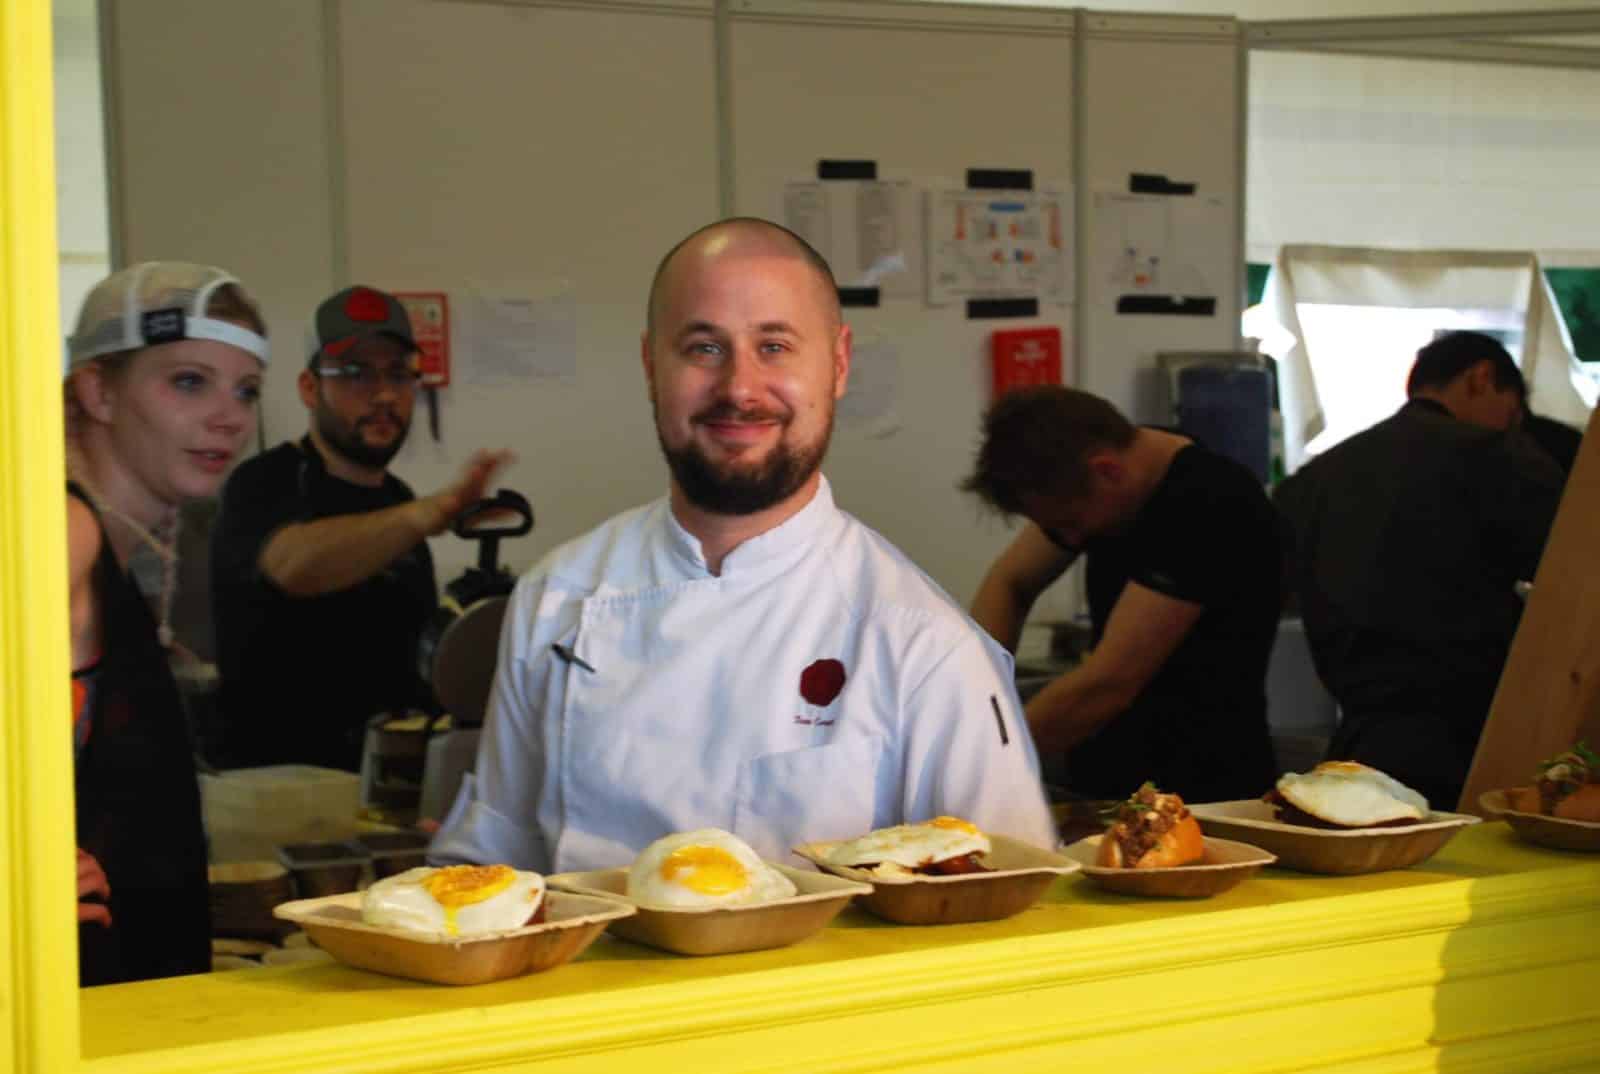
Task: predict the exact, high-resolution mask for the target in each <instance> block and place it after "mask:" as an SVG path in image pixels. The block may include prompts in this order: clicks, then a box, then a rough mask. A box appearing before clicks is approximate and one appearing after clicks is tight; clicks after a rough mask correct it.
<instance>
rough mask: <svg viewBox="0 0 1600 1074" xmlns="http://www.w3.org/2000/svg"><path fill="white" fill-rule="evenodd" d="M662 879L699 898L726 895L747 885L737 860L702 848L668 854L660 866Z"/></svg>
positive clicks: (748, 879) (714, 850)
mask: <svg viewBox="0 0 1600 1074" xmlns="http://www.w3.org/2000/svg"><path fill="white" fill-rule="evenodd" d="M661 879H663V880H665V881H667V882H668V883H669V884H678V885H681V886H682V887H686V888H688V889H689V890H690V891H693V892H695V893H697V894H700V895H728V894H731V893H732V892H735V891H738V890H740V889H741V888H743V887H745V886H746V885H747V884H748V883H749V882H750V878H749V874H748V873H747V872H746V871H745V867H744V866H743V865H741V864H739V859H737V858H735V857H734V856H733V855H732V854H729V853H728V852H727V851H726V850H723V849H722V848H721V847H713V846H703V845H700V846H686V847H679V848H678V849H677V850H674V851H673V852H672V853H671V854H668V855H667V856H666V857H665V858H664V859H662V862H661Z"/></svg>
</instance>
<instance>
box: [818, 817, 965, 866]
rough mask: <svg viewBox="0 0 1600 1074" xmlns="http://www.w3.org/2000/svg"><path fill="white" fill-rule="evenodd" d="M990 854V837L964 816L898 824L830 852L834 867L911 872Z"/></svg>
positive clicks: (846, 842)
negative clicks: (936, 864)
mask: <svg viewBox="0 0 1600 1074" xmlns="http://www.w3.org/2000/svg"><path fill="white" fill-rule="evenodd" d="M987 853H989V837H988V836H986V835H984V834H983V833H982V832H981V831H979V830H978V826H977V825H976V824H972V823H970V822H968V821H964V820H962V819H961V818H960V817H934V818H933V819H932V820H925V821H923V822H922V823H920V824H897V825H895V826H894V827H893V828H879V829H878V830H877V831H874V832H868V833H867V834H866V835H863V836H860V837H858V838H856V839H850V840H847V841H845V842H843V843H840V844H839V845H838V846H836V847H834V848H833V849H832V850H831V851H829V852H828V862H829V863H830V864H832V865H842V866H854V867H859V866H863V865H877V866H880V867H883V868H885V869H886V870H888V871H890V872H901V871H904V872H911V871H913V870H915V869H918V868H920V867H922V866H925V865H929V864H931V863H933V862H936V861H945V860H947V859H949V858H959V857H961V856H962V855H964V854H987Z"/></svg>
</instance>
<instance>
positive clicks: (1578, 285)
mask: <svg viewBox="0 0 1600 1074" xmlns="http://www.w3.org/2000/svg"><path fill="white" fill-rule="evenodd" d="M1544 278H1545V279H1547V280H1549V281H1550V289H1551V290H1552V291H1554V292H1555V295H1556V306H1557V308H1558V309H1560V310H1561V319H1562V320H1564V321H1566V322H1567V331H1568V332H1569V333H1571V335H1572V349H1573V351H1574V352H1575V353H1576V354H1577V356H1578V357H1579V358H1580V359H1582V360H1583V361H1585V362H1600V269H1593V268H1547V269H1545V270H1544Z"/></svg>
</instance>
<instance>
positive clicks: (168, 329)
mask: <svg viewBox="0 0 1600 1074" xmlns="http://www.w3.org/2000/svg"><path fill="white" fill-rule="evenodd" d="M139 335H141V336H142V337H144V341H145V342H146V343H174V342H176V341H177V340H180V339H188V338H189V337H188V335H187V334H185V331H184V316H183V310H182V309H179V308H177V307H173V308H172V309H166V310H149V311H148V312H146V313H143V314H140V316H139Z"/></svg>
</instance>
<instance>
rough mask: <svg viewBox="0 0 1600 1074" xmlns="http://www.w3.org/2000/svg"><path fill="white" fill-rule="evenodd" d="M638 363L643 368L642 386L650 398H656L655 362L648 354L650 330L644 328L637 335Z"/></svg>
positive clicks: (652, 356)
mask: <svg viewBox="0 0 1600 1074" xmlns="http://www.w3.org/2000/svg"><path fill="white" fill-rule="evenodd" d="M639 362H640V364H642V365H643V366H644V386H645V388H646V389H647V390H648V391H649V393H650V398H651V399H654V398H655V397H656V362H655V356H654V355H652V354H651V353H650V329H648V328H646V329H645V330H644V331H643V332H640V333H639Z"/></svg>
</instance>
